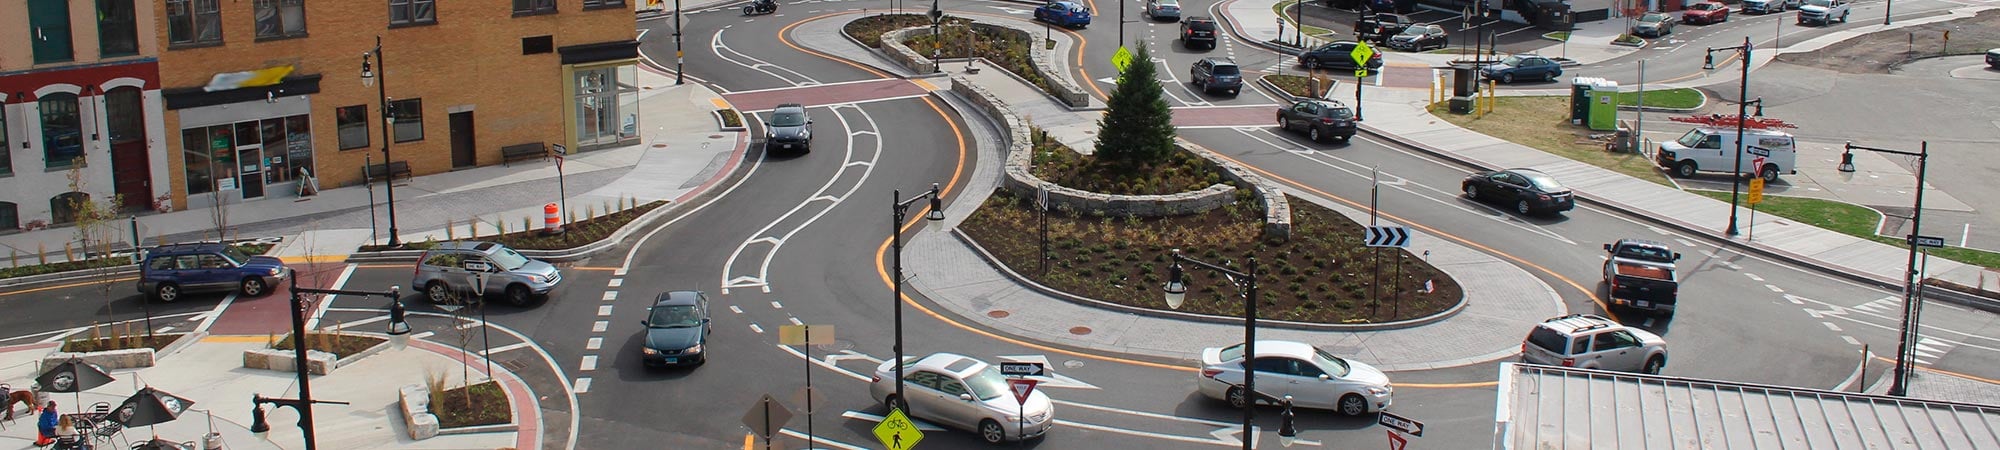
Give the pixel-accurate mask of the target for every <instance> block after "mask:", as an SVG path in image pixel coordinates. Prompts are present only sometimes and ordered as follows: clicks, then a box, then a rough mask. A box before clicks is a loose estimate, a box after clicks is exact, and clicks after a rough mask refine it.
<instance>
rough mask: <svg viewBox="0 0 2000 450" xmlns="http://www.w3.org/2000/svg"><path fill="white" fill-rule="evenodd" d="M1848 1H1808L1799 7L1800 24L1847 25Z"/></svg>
mask: <svg viewBox="0 0 2000 450" xmlns="http://www.w3.org/2000/svg"><path fill="white" fill-rule="evenodd" d="M1847 8H1848V3H1847V0H1806V4H1805V6H1800V7H1799V24H1800V25H1806V24H1815V23H1816V24H1822V25H1824V24H1830V23H1833V22H1834V21H1840V23H1847Z"/></svg>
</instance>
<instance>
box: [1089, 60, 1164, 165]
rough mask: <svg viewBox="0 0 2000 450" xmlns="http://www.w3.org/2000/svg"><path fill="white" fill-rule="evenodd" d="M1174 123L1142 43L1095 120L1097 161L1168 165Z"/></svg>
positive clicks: (1156, 71)
mask: <svg viewBox="0 0 2000 450" xmlns="http://www.w3.org/2000/svg"><path fill="white" fill-rule="evenodd" d="M1173 121H1174V111H1173V109H1171V108H1169V107H1168V106H1167V100H1166V91H1165V90H1164V89H1163V88H1161V87H1160V80H1159V75H1158V70H1157V69H1155V67H1154V65H1153V56H1152V53H1151V52H1149V51H1147V49H1146V44H1145V43H1144V42H1141V43H1140V44H1139V51H1138V52H1137V53H1136V54H1135V55H1133V57H1132V64H1131V65H1130V66H1127V67H1126V68H1125V71H1124V72H1123V73H1120V74H1119V76H1118V88H1117V90H1114V91H1112V92H1111V100H1110V101H1109V102H1107V104H1106V110H1105V111H1104V117H1103V118H1100V119H1098V120H1097V145H1096V154H1097V159H1098V160H1099V161H1104V162H1109V163H1117V164H1125V165H1128V166H1133V167H1137V166H1142V165H1147V164H1154V163H1159V162H1164V161H1167V159H1168V158H1169V157H1171V156H1172V155H1173V151H1174V124H1173Z"/></svg>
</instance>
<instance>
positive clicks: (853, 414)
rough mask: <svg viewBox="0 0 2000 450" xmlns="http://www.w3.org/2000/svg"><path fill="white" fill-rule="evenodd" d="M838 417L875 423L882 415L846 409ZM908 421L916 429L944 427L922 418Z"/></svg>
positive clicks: (931, 429)
mask: <svg viewBox="0 0 2000 450" xmlns="http://www.w3.org/2000/svg"><path fill="white" fill-rule="evenodd" d="M840 417H846V418H849V419H855V420H865V421H869V422H875V423H881V422H882V416H878V415H874V414H869V413H865V412H861V411H855V410H848V411H847V412H845V413H841V414H840ZM910 423H913V424H916V425H917V429H919V430H924V431H944V428H943V427H939V426H937V425H931V423H930V422H925V421H922V420H917V419H910Z"/></svg>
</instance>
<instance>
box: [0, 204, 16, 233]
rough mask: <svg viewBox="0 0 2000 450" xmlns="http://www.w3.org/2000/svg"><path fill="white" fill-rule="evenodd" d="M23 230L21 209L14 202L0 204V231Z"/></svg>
mask: <svg viewBox="0 0 2000 450" xmlns="http://www.w3.org/2000/svg"><path fill="white" fill-rule="evenodd" d="M19 228H21V207H20V206H18V205H15V204H14V202H0V230H14V229H19Z"/></svg>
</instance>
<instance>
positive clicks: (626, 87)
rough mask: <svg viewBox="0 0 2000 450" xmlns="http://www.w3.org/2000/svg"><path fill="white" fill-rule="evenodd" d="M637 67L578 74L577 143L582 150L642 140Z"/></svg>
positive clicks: (580, 71)
mask: <svg viewBox="0 0 2000 450" xmlns="http://www.w3.org/2000/svg"><path fill="white" fill-rule="evenodd" d="M636 75H637V72H636V71H635V69H634V67H633V66H630V65H627V66H618V67H604V68H596V69H583V70H578V71H576V79H575V80H574V82H575V83H576V142H577V145H578V146H580V147H591V146H604V145H613V144H619V143H623V142H629V141H636V140H638V137H639V136H638V130H639V110H638V101H639V88H638V86H635V85H633V82H634V81H635V77H636Z"/></svg>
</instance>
